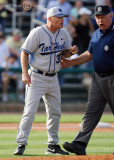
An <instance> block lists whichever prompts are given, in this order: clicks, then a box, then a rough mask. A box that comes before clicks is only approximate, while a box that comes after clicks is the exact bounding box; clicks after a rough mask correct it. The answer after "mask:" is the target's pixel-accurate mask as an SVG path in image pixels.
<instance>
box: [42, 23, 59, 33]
mask: <svg viewBox="0 0 114 160" xmlns="http://www.w3.org/2000/svg"><path fill="white" fill-rule="evenodd" d="M43 27H44V29H45V30H46V31H47V32H48V33H49V34H50V35H57V33H58V32H59V30H57V31H56V32H55V33H53V32H51V31H50V30H49V29H48V28H47V25H43Z"/></svg>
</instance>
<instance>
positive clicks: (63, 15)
mask: <svg viewBox="0 0 114 160" xmlns="http://www.w3.org/2000/svg"><path fill="white" fill-rule="evenodd" d="M55 16H56V17H69V15H67V14H63V13H61V14H57V15H55Z"/></svg>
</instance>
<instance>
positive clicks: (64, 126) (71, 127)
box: [0, 123, 114, 132]
mask: <svg viewBox="0 0 114 160" xmlns="http://www.w3.org/2000/svg"><path fill="white" fill-rule="evenodd" d="M110 124H111V126H112V127H108V128H105V127H102V128H96V129H95V132H114V123H110ZM18 125H19V124H18V123H0V130H17V129H18ZM79 129H80V124H79V123H60V127H59V130H60V131H79ZM32 130H36V131H46V124H45V123H33V125H32Z"/></svg>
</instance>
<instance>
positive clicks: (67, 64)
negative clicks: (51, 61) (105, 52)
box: [61, 51, 92, 68]
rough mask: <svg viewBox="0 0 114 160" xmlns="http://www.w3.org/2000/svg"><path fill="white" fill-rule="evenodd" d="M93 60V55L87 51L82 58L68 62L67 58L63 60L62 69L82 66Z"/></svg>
mask: <svg viewBox="0 0 114 160" xmlns="http://www.w3.org/2000/svg"><path fill="white" fill-rule="evenodd" d="M91 59H92V54H91V53H89V51H85V52H84V53H82V54H81V55H80V56H78V57H77V58H75V59H71V60H67V59H65V58H62V59H61V68H67V67H70V66H74V65H80V64H83V63H86V62H88V61H90V60H91Z"/></svg>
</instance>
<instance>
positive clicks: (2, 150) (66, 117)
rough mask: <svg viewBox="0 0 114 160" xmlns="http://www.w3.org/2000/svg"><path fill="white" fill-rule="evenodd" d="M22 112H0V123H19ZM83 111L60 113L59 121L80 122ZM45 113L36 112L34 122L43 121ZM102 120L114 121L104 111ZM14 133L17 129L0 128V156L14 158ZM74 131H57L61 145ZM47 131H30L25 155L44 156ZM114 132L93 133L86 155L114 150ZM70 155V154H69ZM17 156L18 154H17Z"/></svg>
mask: <svg viewBox="0 0 114 160" xmlns="http://www.w3.org/2000/svg"><path fill="white" fill-rule="evenodd" d="M21 116H22V114H0V123H2V122H12V123H13V122H17V123H19V121H20V119H21ZM82 117H83V113H82V114H80V113H73V114H64V113H62V117H61V122H65V123H66V122H81V119H82ZM45 121H46V115H45V114H41V113H39V114H37V115H36V118H35V122H39V123H40V122H45ZM101 121H102V122H114V118H113V115H112V114H106V113H104V114H103V116H102V119H101ZM16 134H17V131H13V130H0V158H14V157H17V156H14V155H13V152H14V150H15V148H16V147H17V143H16ZM76 134H77V133H76V132H71V131H67V132H63V131H60V132H59V140H60V141H59V144H60V145H61V146H62V143H63V142H65V141H68V142H71V141H72V140H73V139H74V137H75V135H76ZM46 143H47V132H45V131H31V133H30V136H29V140H28V144H29V145H28V146H27V147H26V150H25V155H24V156H25V157H27V156H28V157H31V156H33V157H35V156H45V154H44V153H45V150H46V148H47V144H46ZM113 146H114V133H112V132H109V133H107V132H106V133H105V132H100V133H96V132H95V133H93V135H92V137H91V139H90V143H89V145H88V147H87V154H88V155H101V154H111V153H113V152H114V147H113ZM71 155H72V154H71ZM18 157H19V156H18Z"/></svg>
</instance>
